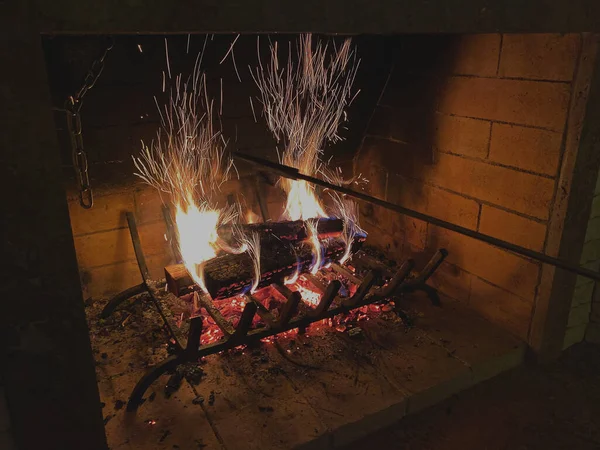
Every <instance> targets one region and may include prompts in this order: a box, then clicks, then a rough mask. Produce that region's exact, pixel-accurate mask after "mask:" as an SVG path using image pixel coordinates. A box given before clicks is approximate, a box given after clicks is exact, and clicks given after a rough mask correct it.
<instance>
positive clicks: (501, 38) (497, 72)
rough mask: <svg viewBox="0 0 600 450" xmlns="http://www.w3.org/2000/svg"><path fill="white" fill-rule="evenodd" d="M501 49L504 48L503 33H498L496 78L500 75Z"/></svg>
mask: <svg viewBox="0 0 600 450" xmlns="http://www.w3.org/2000/svg"><path fill="white" fill-rule="evenodd" d="M502 47H504V33H500V47H499V48H498V64H497V65H496V76H498V75H499V74H500V61H502Z"/></svg>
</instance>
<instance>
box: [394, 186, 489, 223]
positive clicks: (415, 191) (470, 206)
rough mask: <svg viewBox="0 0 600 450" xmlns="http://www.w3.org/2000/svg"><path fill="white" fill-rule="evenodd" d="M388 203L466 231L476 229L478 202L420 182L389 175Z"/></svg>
mask: <svg viewBox="0 0 600 450" xmlns="http://www.w3.org/2000/svg"><path fill="white" fill-rule="evenodd" d="M387 200H388V201H389V202H391V203H397V204H400V205H402V206H405V207H407V208H410V209H414V210H415V211H418V212H422V213H425V214H429V215H431V216H434V217H437V218H438V219H442V220H446V221H448V222H452V223H455V224H457V225H460V226H463V227H466V228H471V229H473V230H474V229H475V228H476V227H477V216H478V215H479V204H478V203H477V202H475V201H474V200H470V199H467V198H465V197H462V196H461V195H457V194H453V193H451V192H448V191H444V190H442V189H439V188H437V187H435V186H429V185H425V184H423V183H422V182H419V181H417V180H411V179H408V178H405V177H402V176H399V175H391V174H390V175H389V179H388V198H387Z"/></svg>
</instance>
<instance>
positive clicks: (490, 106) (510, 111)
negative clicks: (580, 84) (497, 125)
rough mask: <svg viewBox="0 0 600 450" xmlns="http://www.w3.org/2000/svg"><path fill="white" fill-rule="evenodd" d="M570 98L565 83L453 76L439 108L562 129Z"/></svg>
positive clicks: (479, 116) (461, 113)
mask: <svg viewBox="0 0 600 450" xmlns="http://www.w3.org/2000/svg"><path fill="white" fill-rule="evenodd" d="M569 97H570V91H569V86H568V85H566V84H564V83H548V82H538V81H523V80H508V79H496V78H473V77H451V78H449V79H448V80H447V83H446V85H445V86H444V88H443V89H442V92H441V94H440V102H439V111H441V112H445V113H448V114H456V115H459V116H467V117H475V118H479V119H489V120H496V121H502V122H510V123H517V124H522V125H531V126H536V127H541V128H548V129H550V130H554V131H562V130H563V128H564V126H565V119H566V115H567V108H568V105H569Z"/></svg>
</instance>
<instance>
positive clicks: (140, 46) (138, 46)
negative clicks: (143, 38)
mask: <svg viewBox="0 0 600 450" xmlns="http://www.w3.org/2000/svg"><path fill="white" fill-rule="evenodd" d="M137 48H138V50H139V51H140V53H144V51H143V50H142V45H141V44H138V45H137Z"/></svg>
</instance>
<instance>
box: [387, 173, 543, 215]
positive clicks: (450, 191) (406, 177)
mask: <svg viewBox="0 0 600 450" xmlns="http://www.w3.org/2000/svg"><path fill="white" fill-rule="evenodd" d="M395 175H396V176H399V177H400V178H404V179H408V180H412V181H418V182H420V183H423V184H424V185H425V186H430V187H434V188H436V189H440V190H442V191H444V192H448V193H450V194H454V195H458V196H459V197H462V198H465V199H467V200H472V201H474V202H476V203H481V204H482V205H486V206H490V207H492V208H496V209H499V210H502V211H505V212H508V213H511V214H514V215H516V216H520V217H523V218H524V219H528V220H531V221H533V222H537V223H540V224H544V225H545V224H547V220H546V219H540V218H539V217H533V216H529V215H527V214H525V213H522V212H519V211H515V210H512V209H509V208H506V207H504V206H501V205H497V204H495V203H492V202H488V201H486V200H482V199H480V198H477V197H472V196H470V195H468V194H463V193H461V192H457V191H453V190H452V189H448V188H446V187H442V186H439V185H437V184H433V183H431V182H428V181H425V180H419V179H417V178H412V177H408V176H404V175H398V174H395Z"/></svg>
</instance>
